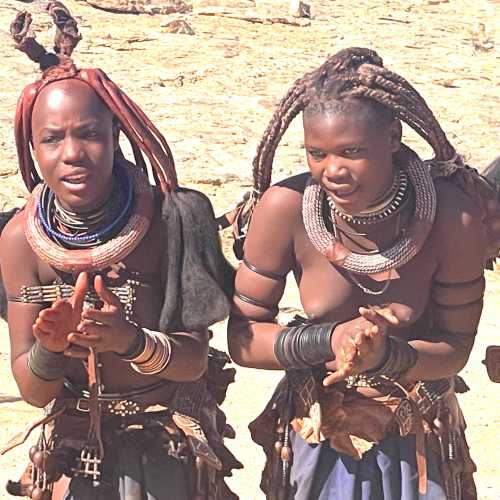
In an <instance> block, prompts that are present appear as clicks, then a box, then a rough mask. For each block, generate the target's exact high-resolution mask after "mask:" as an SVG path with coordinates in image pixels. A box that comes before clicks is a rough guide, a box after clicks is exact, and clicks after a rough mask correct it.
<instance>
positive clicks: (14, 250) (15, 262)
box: [0, 210, 38, 284]
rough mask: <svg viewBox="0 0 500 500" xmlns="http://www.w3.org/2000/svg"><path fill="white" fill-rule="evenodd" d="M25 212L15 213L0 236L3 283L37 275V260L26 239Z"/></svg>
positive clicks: (0, 263)
mask: <svg viewBox="0 0 500 500" xmlns="http://www.w3.org/2000/svg"><path fill="white" fill-rule="evenodd" d="M24 218H25V211H24V210H20V211H19V212H17V213H16V214H15V215H14V216H13V217H12V218H11V219H10V220H9V222H8V223H7V224H6V225H5V227H4V229H3V231H2V233H1V235H0V267H1V270H2V277H3V279H4V280H5V283H6V284H7V282H9V283H10V282H11V281H12V280H14V281H16V280H20V279H23V280H25V281H26V282H28V281H29V280H28V278H31V277H33V276H36V275H37V269H38V258H37V256H36V255H35V253H34V252H33V249H32V248H31V246H30V245H29V243H28V240H27V239H26V234H25V231H24Z"/></svg>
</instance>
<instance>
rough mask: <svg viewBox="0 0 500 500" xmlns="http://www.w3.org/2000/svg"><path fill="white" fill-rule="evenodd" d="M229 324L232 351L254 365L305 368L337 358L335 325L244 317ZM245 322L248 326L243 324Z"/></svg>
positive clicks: (241, 361) (239, 358) (273, 367)
mask: <svg viewBox="0 0 500 500" xmlns="http://www.w3.org/2000/svg"><path fill="white" fill-rule="evenodd" d="M241 323H242V325H241V327H240V328H238V327H237V326H236V328H235V329H234V330H233V326H234V325H233V324H231V325H230V336H229V344H230V352H231V353H232V355H233V356H234V359H235V361H236V362H237V363H239V364H242V365H244V366H248V367H253V368H263V369H268V370H273V369H275V370H276V369H285V370H290V369H304V368H310V367H313V366H317V365H320V364H323V363H325V362H328V361H331V360H333V359H334V358H335V356H334V354H333V349H332V336H333V330H334V328H335V326H336V324H333V323H322V324H313V323H306V324H297V325H294V326H287V327H282V326H279V325H276V324H275V323H257V322H255V323H253V322H249V321H243V320H241ZM244 323H246V325H245V324H244Z"/></svg>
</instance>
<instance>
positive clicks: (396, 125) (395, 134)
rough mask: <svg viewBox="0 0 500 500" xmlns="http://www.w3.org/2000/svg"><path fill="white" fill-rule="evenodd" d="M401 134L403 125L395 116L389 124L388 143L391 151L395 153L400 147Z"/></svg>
mask: <svg viewBox="0 0 500 500" xmlns="http://www.w3.org/2000/svg"><path fill="white" fill-rule="evenodd" d="M402 135H403V127H402V126H401V121H400V120H399V119H397V118H395V119H394V120H393V121H392V123H391V124H390V125H389V143H390V146H391V151H392V152H393V153H395V152H396V151H399V148H400V147H401V137H402Z"/></svg>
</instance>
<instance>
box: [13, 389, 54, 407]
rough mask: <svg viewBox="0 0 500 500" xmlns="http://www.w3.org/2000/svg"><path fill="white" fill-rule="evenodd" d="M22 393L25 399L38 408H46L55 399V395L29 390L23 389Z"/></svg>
mask: <svg viewBox="0 0 500 500" xmlns="http://www.w3.org/2000/svg"><path fill="white" fill-rule="evenodd" d="M20 394H21V398H22V399H23V401H25V402H26V403H28V404H29V405H31V406H35V407H36V408H45V407H46V406H47V405H48V404H49V403H50V402H51V401H52V400H53V399H54V397H53V396H48V395H45V394H41V393H40V392H33V391H27V390H21V391H20Z"/></svg>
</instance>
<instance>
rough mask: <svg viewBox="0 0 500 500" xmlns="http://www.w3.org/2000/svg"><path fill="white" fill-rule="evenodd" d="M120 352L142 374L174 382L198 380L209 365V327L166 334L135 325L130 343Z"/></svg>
mask: <svg viewBox="0 0 500 500" xmlns="http://www.w3.org/2000/svg"><path fill="white" fill-rule="evenodd" d="M119 356H120V357H121V358H122V359H123V360H124V361H125V362H128V363H130V364H131V365H132V368H133V369H134V370H135V371H137V372H139V373H141V374H143V375H154V376H156V377H161V378H164V379H167V380H173V381H176V382H189V381H193V380H198V379H199V378H200V377H201V376H202V375H203V374H204V373H205V371H206V370H207V366H208V330H205V331H199V332H189V333H188V332H176V333H172V334H166V333H163V332H159V331H154V330H149V329H147V328H137V327H136V334H135V338H134V340H133V342H132V344H131V345H130V346H129V348H128V349H127V351H126V352H124V353H121V354H119Z"/></svg>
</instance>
